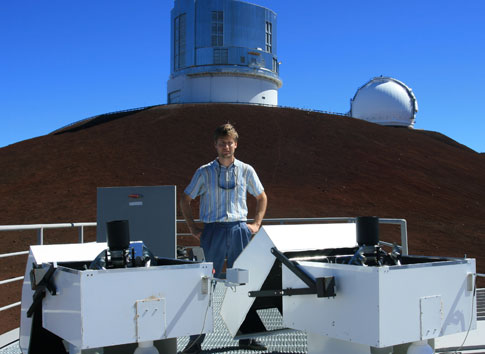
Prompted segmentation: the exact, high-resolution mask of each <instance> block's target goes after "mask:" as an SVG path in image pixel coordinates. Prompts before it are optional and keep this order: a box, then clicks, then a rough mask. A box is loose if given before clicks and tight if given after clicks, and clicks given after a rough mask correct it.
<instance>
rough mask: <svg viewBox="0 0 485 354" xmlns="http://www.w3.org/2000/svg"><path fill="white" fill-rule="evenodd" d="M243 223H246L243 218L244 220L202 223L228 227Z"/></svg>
mask: <svg viewBox="0 0 485 354" xmlns="http://www.w3.org/2000/svg"><path fill="white" fill-rule="evenodd" d="M243 223H246V220H244V221H228V222H209V223H204V225H208V226H209V225H210V226H215V227H226V228H230V227H233V226H237V225H241V224H243Z"/></svg>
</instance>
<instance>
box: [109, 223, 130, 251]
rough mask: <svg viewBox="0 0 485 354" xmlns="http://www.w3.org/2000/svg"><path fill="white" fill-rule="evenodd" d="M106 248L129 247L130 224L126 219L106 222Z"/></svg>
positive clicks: (123, 248)
mask: <svg viewBox="0 0 485 354" xmlns="http://www.w3.org/2000/svg"><path fill="white" fill-rule="evenodd" d="M106 226H107V232H108V237H107V240H108V248H109V249H110V250H112V251H122V250H125V249H127V248H128V247H130V225H129V223H128V220H114V221H109V222H108V223H106Z"/></svg>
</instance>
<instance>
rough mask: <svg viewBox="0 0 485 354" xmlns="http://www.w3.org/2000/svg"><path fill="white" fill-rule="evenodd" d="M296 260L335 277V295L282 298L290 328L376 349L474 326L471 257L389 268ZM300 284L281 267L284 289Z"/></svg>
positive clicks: (316, 272) (310, 269) (315, 272)
mask: <svg viewBox="0 0 485 354" xmlns="http://www.w3.org/2000/svg"><path fill="white" fill-rule="evenodd" d="M300 265H302V266H303V267H304V268H305V270H306V271H307V272H309V273H310V274H312V275H313V276H314V277H316V278H317V277H325V276H333V277H335V283H336V292H337V295H336V296H335V297H334V298H317V297H316V296H315V295H313V296H312V295H300V296H285V297H283V313H284V316H283V323H284V324H285V325H286V326H288V327H289V328H295V329H300V330H304V331H307V332H311V333H314V334H318V335H322V336H327V337H330V338H335V339H340V340H343V341H347V342H353V343H360V344H366V345H368V346H372V347H377V348H382V347H390V346H394V345H398V344H403V343H409V342H416V341H420V340H427V339H432V338H436V337H441V336H444V335H448V334H454V333H460V332H466V331H467V330H468V328H470V326H471V329H475V328H476V313H475V312H476V306H473V304H474V301H475V300H476V299H475V298H474V294H473V286H469V285H470V284H471V283H469V281H468V280H469V279H468V274H470V276H471V275H472V274H474V273H475V260H474V259H460V260H455V261H444V262H433V263H421V264H410V265H403V266H391V267H388V266H383V267H361V266H355V265H348V264H326V263H316V262H300ZM301 287H305V284H304V283H303V282H302V281H301V280H300V279H299V278H298V277H296V276H295V275H294V274H293V273H292V272H291V271H289V270H288V268H286V267H283V288H301ZM472 311H473V312H472Z"/></svg>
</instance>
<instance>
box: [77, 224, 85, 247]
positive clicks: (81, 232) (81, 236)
mask: <svg viewBox="0 0 485 354" xmlns="http://www.w3.org/2000/svg"><path fill="white" fill-rule="evenodd" d="M78 232H79V243H84V226H82V225H81V226H80V227H79V230H78Z"/></svg>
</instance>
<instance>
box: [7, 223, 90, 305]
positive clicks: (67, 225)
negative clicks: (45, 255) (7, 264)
mask: <svg viewBox="0 0 485 354" xmlns="http://www.w3.org/2000/svg"><path fill="white" fill-rule="evenodd" d="M93 226H96V223H95V222H78V223H63V224H30V225H2V226H0V231H25V230H36V231H37V244H38V245H43V244H44V230H48V229H65V228H77V229H78V241H79V242H80V243H83V242H84V228H85V227H93ZM26 254H29V251H20V252H11V253H4V254H0V258H7V257H15V256H22V255H26ZM23 279H24V277H23V276H19V277H15V278H10V279H4V280H0V285H4V284H8V283H13V282H16V281H20V280H23ZM19 305H20V301H18V302H14V303H12V304H8V305H5V306H3V307H0V312H2V311H5V310H8V309H11V308H13V307H16V306H19Z"/></svg>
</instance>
